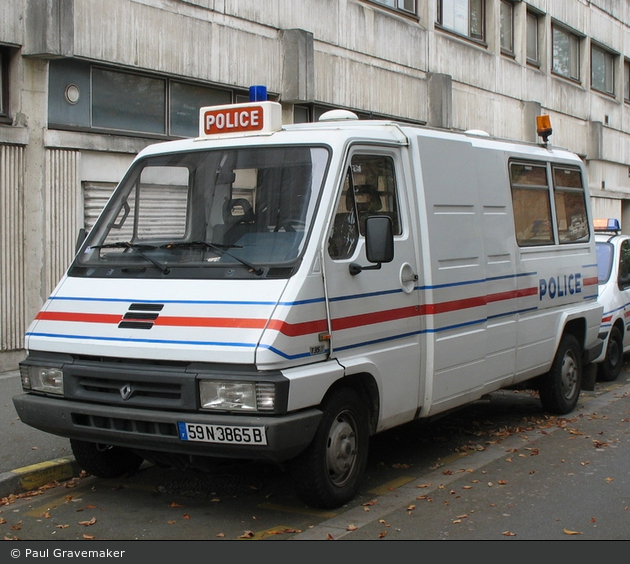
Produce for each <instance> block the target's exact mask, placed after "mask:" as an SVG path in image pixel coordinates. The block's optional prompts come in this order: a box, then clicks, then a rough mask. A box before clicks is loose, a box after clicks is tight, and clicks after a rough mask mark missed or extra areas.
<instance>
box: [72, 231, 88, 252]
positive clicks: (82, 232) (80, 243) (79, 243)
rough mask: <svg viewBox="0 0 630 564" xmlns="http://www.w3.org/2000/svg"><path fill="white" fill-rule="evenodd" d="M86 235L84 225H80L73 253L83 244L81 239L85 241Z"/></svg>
mask: <svg viewBox="0 0 630 564" xmlns="http://www.w3.org/2000/svg"><path fill="white" fill-rule="evenodd" d="M86 237H87V231H86V229H85V228H84V227H81V229H79V234H78V235H77V242H76V243H75V245H74V254H77V253H78V252H79V249H80V248H81V245H83V241H85V238H86Z"/></svg>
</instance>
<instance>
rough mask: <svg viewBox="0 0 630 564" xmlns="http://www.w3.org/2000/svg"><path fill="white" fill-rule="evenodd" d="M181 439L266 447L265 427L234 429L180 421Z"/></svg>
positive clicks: (225, 426) (227, 426) (226, 426)
mask: <svg viewBox="0 0 630 564" xmlns="http://www.w3.org/2000/svg"><path fill="white" fill-rule="evenodd" d="M177 425H178V426H179V438H180V439H181V440H182V441H197V442H201V443H224V444H238V445H266V444H267V434H266V432H265V428H264V427H233V426H229V425H206V424H204V423H184V422H182V421H179V422H178V423H177Z"/></svg>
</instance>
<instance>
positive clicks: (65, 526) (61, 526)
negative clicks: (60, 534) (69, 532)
mask: <svg viewBox="0 0 630 564" xmlns="http://www.w3.org/2000/svg"><path fill="white" fill-rule="evenodd" d="M69 526H70V525H55V529H67V528H68V527H69Z"/></svg>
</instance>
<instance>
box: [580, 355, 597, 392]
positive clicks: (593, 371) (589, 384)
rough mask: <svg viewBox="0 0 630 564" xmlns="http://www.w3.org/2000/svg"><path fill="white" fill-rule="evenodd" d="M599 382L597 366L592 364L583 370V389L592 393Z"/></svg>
mask: <svg viewBox="0 0 630 564" xmlns="http://www.w3.org/2000/svg"><path fill="white" fill-rule="evenodd" d="M596 381H597V364H595V363H594V362H590V363H589V364H587V365H585V366H584V367H583V368H582V389H583V390H584V391H586V392H592V391H593V390H594V389H595V382H596Z"/></svg>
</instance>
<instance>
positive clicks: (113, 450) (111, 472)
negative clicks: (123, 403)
mask: <svg viewBox="0 0 630 564" xmlns="http://www.w3.org/2000/svg"><path fill="white" fill-rule="evenodd" d="M70 446H71V447H72V454H74V457H75V459H76V461H77V464H78V465H79V466H80V467H81V468H82V469H83V470H85V471H86V472H87V473H88V474H92V476H96V477H97V478H106V479H107V478H120V477H121V476H124V475H126V474H133V473H134V472H135V471H136V470H137V469H138V468H139V467H140V465H141V464H142V462H143V461H144V459H143V458H142V457H140V456H138V455H137V454H135V453H134V452H132V451H130V450H128V449H126V448H122V447H118V446H111V445H103V444H97V443H88V442H85V441H77V440H75V439H70Z"/></svg>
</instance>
